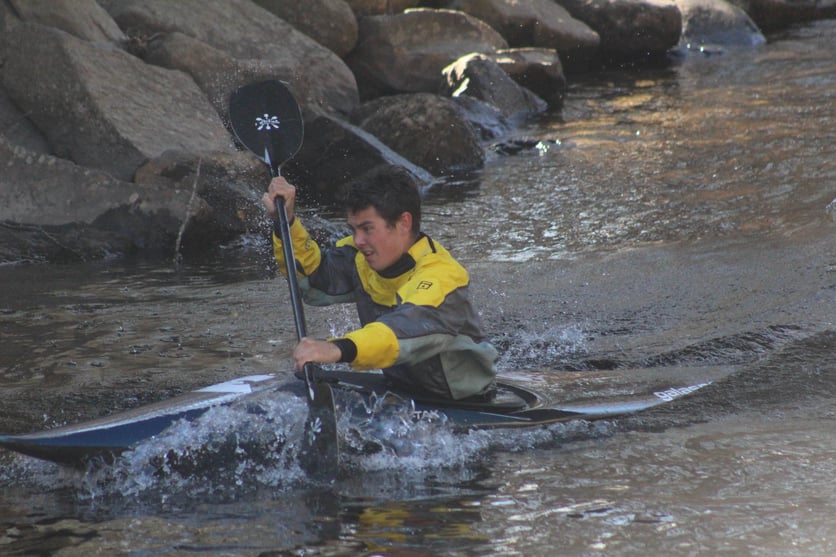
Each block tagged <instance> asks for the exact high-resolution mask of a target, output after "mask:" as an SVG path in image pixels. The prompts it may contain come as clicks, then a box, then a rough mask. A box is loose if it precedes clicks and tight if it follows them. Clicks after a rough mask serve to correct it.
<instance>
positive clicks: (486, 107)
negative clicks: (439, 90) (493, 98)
mask: <svg viewBox="0 0 836 557" xmlns="http://www.w3.org/2000/svg"><path fill="white" fill-rule="evenodd" d="M453 101H454V102H455V103H456V104H457V105H459V107H461V109H462V110H463V111H464V117H465V118H466V119H467V121H468V122H470V125H471V126H473V127H474V128H475V129H476V130H477V132H478V133H479V137H480V139H481V140H482V141H489V140H493V139H496V138H498V137H500V136H503V135H505V134H507V133H508V132H510V131H511V130H512V129H514V125H513V124H512V123H511V122H510V120H508V118H506V117H505V116H503V115H502V113H501V112H500V111H499V109H498V108H497V107H495V106H493V105H492V104H488V103H486V102H484V101H480V100H479V99H477V98H475V97H469V96H467V95H460V96H458V97H454V98H453Z"/></svg>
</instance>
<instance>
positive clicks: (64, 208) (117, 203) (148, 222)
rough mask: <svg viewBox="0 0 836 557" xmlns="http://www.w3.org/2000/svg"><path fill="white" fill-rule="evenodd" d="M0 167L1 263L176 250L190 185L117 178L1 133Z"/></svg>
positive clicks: (197, 206) (79, 258) (84, 258)
mask: <svg viewBox="0 0 836 557" xmlns="http://www.w3.org/2000/svg"><path fill="white" fill-rule="evenodd" d="M0 165H2V167H3V172H2V173H0V222H2V223H4V225H3V226H0V237H1V238H2V239H0V262H2V263H10V262H19V261H33V260H34V261H37V260H44V259H47V260H54V259H59V260H67V259H72V260H86V259H93V258H99V257H104V256H106V255H116V254H120V253H122V254H124V253H126V252H131V251H135V250H137V249H142V250H146V251H153V250H159V251H171V250H172V248H173V247H174V238H175V236H176V234H177V231H178V229H179V227H180V225H181V223H182V221H183V219H185V218H186V215H187V207H188V199H189V193H188V191H185V190H177V189H175V188H171V187H157V186H139V185H137V184H131V183H128V182H124V181H121V180H117V179H115V178H113V177H112V176H110V175H109V174H108V173H106V172H102V171H98V170H92V169H89V168H83V167H80V166H78V165H76V164H73V163H72V162H70V161H67V160H64V159H60V158H56V157H53V156H50V155H44V154H39V153H33V152H31V151H29V150H27V149H25V148H23V147H20V146H18V145H13V144H11V143H9V142H7V141H5V140H4V139H3V138H1V137H0ZM201 209H202V206H201V204H200V202H199V200H198V203H197V205H196V207H194V209H193V211H195V212H199V211H200V210H201Z"/></svg>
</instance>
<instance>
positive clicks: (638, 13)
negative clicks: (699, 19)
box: [560, 0, 682, 63]
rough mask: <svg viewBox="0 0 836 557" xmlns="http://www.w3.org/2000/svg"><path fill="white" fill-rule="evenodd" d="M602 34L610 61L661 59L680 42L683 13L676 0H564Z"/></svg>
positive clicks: (606, 59) (572, 11) (603, 53)
mask: <svg viewBox="0 0 836 557" xmlns="http://www.w3.org/2000/svg"><path fill="white" fill-rule="evenodd" d="M560 3H561V5H563V6H564V7H565V8H566V9H567V10H568V11H569V13H570V14H572V16H573V17H575V18H577V19H579V20H581V21H583V22H584V23H586V24H587V25H589V27H591V28H592V29H593V30H595V32H597V33H598V35H599V36H600V37H601V56H602V60H603V61H604V62H607V63H621V62H625V61H631V62H632V61H644V60H653V59H658V58H661V57H663V56H664V55H665V53H666V52H667V51H668V50H670V49H671V48H673V47H675V46H676V45H677V44H678V43H679V37H680V36H681V35H682V14H681V13H680V12H679V8H677V6H676V4H675V3H674V2H673V0H561V2H560Z"/></svg>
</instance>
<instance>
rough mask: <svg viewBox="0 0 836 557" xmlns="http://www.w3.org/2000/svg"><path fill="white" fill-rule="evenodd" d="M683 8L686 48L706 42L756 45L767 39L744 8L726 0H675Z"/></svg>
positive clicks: (682, 40) (681, 42) (699, 45)
mask: <svg viewBox="0 0 836 557" xmlns="http://www.w3.org/2000/svg"><path fill="white" fill-rule="evenodd" d="M676 5H677V6H679V10H680V11H681V12H682V39H681V40H680V44H681V45H683V46H685V47H689V48H700V47H704V46H705V45H724V46H735V45H737V46H757V45H760V44H763V43H765V42H766V39H765V38H764V36H763V34H762V33H761V32H760V29H758V26H757V25H755V22H754V21H752V19H751V18H750V17H749V16H748V15H746V12H744V11H743V10H741V9H740V8H738V7H737V6H734V5H732V4H729V3H728V2H726V1H725V0H676Z"/></svg>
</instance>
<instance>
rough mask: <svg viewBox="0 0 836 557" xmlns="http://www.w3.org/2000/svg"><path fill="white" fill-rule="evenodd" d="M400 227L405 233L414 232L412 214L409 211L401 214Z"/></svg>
mask: <svg viewBox="0 0 836 557" xmlns="http://www.w3.org/2000/svg"><path fill="white" fill-rule="evenodd" d="M398 226H399V227H403V231H404V232H410V231H411V230H412V213H410V212H409V211H404V212H403V213H401V217H400V218H399V219H398Z"/></svg>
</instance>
